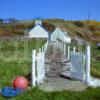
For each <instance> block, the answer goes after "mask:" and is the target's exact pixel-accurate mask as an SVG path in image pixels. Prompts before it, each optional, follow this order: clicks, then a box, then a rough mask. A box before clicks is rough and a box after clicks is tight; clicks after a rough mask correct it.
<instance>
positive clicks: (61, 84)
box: [38, 43, 87, 92]
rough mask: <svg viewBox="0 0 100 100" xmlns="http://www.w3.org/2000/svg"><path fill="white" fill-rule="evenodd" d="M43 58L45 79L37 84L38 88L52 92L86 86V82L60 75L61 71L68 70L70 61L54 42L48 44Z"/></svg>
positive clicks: (81, 88)
mask: <svg viewBox="0 0 100 100" xmlns="http://www.w3.org/2000/svg"><path fill="white" fill-rule="evenodd" d="M45 59H46V61H45V63H46V78H47V80H45V82H44V83H42V84H40V85H39V86H38V87H39V89H41V90H43V91H46V92H52V91H63V90H69V91H84V90H85V89H86V88H87V86H86V84H84V83H82V82H80V81H73V80H70V79H67V78H61V77H60V76H61V75H62V73H64V72H65V73H66V72H67V69H68V71H69V72H70V62H69V61H68V60H65V59H66V57H65V56H64V55H63V53H62V51H61V50H60V49H59V47H58V46H57V45H56V43H50V44H49V47H48V49H47V52H46V58H45ZM67 77H68V76H67Z"/></svg>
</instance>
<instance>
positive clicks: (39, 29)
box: [28, 20, 49, 38]
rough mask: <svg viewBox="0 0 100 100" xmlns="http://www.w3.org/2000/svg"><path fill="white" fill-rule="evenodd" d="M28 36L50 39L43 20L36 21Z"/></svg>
mask: <svg viewBox="0 0 100 100" xmlns="http://www.w3.org/2000/svg"><path fill="white" fill-rule="evenodd" d="M28 35H29V36H28V37H29V38H49V32H48V31H47V30H46V29H45V28H44V27H43V26H42V21H41V20H35V26H34V27H33V28H32V29H31V30H30V31H29V34H28Z"/></svg>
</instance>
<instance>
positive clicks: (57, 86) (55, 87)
mask: <svg viewBox="0 0 100 100" xmlns="http://www.w3.org/2000/svg"><path fill="white" fill-rule="evenodd" d="M38 87H39V89H40V90H43V91H45V92H53V91H63V90H68V91H84V90H86V88H87V86H86V84H84V83H82V82H80V81H72V80H69V79H64V78H60V77H54V78H49V79H48V81H47V82H45V83H43V84H41V85H39V86H38Z"/></svg>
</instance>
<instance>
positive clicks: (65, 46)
mask: <svg viewBox="0 0 100 100" xmlns="http://www.w3.org/2000/svg"><path fill="white" fill-rule="evenodd" d="M64 55H66V44H65V43H64Z"/></svg>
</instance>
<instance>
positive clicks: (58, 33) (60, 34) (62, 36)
mask: <svg viewBox="0 0 100 100" xmlns="http://www.w3.org/2000/svg"><path fill="white" fill-rule="evenodd" d="M50 40H51V41H57V40H60V41H63V42H65V43H71V38H70V37H69V35H68V34H67V32H64V31H62V30H61V29H60V28H56V29H55V30H54V32H53V33H52V34H51V37H50Z"/></svg>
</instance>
